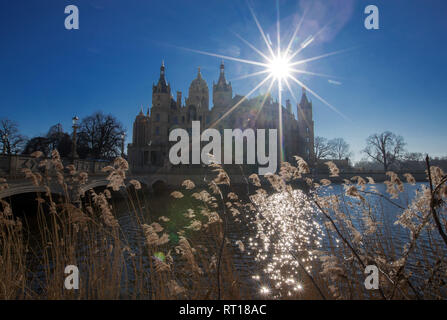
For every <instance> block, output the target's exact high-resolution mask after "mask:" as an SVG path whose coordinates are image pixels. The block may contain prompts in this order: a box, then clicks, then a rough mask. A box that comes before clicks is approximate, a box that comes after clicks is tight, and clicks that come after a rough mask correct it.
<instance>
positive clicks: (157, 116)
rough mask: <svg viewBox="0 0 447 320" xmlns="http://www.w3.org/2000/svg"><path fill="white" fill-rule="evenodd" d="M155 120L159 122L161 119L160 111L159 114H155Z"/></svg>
mask: <svg viewBox="0 0 447 320" xmlns="http://www.w3.org/2000/svg"><path fill="white" fill-rule="evenodd" d="M155 121H157V122H159V121H160V114H159V113H157V114H156V115H155Z"/></svg>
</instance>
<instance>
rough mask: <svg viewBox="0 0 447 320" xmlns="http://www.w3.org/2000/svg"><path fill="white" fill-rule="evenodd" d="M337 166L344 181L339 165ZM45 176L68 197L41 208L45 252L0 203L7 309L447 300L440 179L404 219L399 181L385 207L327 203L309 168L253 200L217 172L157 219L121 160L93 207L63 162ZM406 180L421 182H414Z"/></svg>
mask: <svg viewBox="0 0 447 320" xmlns="http://www.w3.org/2000/svg"><path fill="white" fill-rule="evenodd" d="M35 156H36V157H37V158H38V157H40V155H39V154H36V155H35ZM328 166H329V169H330V171H331V174H332V176H337V175H338V173H339V172H338V169H337V168H336V166H335V165H334V164H333V163H328ZM41 167H42V168H43V169H44V173H43V174H40V173H35V172H31V171H29V170H28V171H27V172H25V174H26V175H27V177H28V178H29V179H30V183H34V184H37V185H42V186H49V185H50V183H51V181H52V179H53V180H54V178H55V177H56V180H57V183H59V184H60V185H61V186H62V188H63V190H64V195H63V196H54V195H52V194H51V192H50V189H49V187H48V192H47V193H46V194H42V195H39V194H38V195H37V199H36V201H37V202H38V204H39V205H38V212H37V215H38V219H37V221H38V230H39V232H38V239H37V241H30V240H29V237H28V236H27V233H28V232H29V230H27V229H26V228H25V227H24V226H23V224H22V222H21V221H20V220H19V219H18V218H16V217H15V216H14V215H13V213H12V212H11V208H10V205H9V204H8V203H7V202H5V201H2V202H1V205H2V211H0V236H1V238H0V284H1V287H0V298H1V299H180V298H182V299H252V298H259V297H261V298H278V299H423V298H428V299H445V298H446V297H447V289H446V279H447V261H446V248H447V244H446V243H444V241H443V237H442V232H444V230H446V227H447V224H446V206H445V200H446V196H447V187H446V180H447V178H446V176H445V174H444V173H443V172H442V170H440V169H439V168H435V167H430V166H429V172H430V187H425V186H424V187H422V189H421V190H420V191H419V192H418V193H417V194H416V195H415V197H414V198H413V199H412V200H411V201H409V202H408V203H407V204H406V205H405V206H404V205H402V204H400V202H399V203H398V202H397V201H396V199H395V198H398V197H399V195H400V194H402V193H403V191H404V184H403V182H402V181H401V180H400V179H399V177H397V175H395V174H394V173H392V172H390V173H389V174H388V175H389V178H390V179H389V180H388V181H387V182H386V185H387V194H382V193H379V192H378V191H377V189H375V188H374V181H372V179H368V183H367V182H366V180H367V179H366V177H365V178H362V177H355V178H353V180H352V181H345V184H344V191H343V192H340V194H337V193H335V192H333V191H332V192H331V193H329V194H325V193H324V191H325V190H326V191H327V190H328V189H329V188H331V187H332V186H331V181H330V180H329V179H325V180H323V181H320V182H319V183H317V182H315V181H313V180H312V179H311V176H310V174H309V168H308V166H307V164H306V163H305V161H304V160H302V159H301V158H297V165H296V166H293V165H291V164H289V163H283V164H282V166H281V170H280V173H279V174H278V175H268V176H266V177H265V179H264V178H260V177H258V176H257V175H251V176H250V177H247V179H246V181H247V184H246V186H245V187H246V190H245V189H244V190H241V189H240V188H239V189H238V188H236V187H235V186H233V185H232V184H231V179H230V177H229V176H228V174H227V173H226V171H225V170H224V169H223V168H222V166H220V165H218V164H211V165H210V166H209V169H210V170H211V171H212V172H213V174H214V175H213V177H212V178H211V180H209V181H208V182H207V186H206V188H204V189H200V188H198V187H196V186H195V185H194V183H193V182H192V181H190V180H186V181H185V182H184V183H183V185H182V189H181V190H177V191H175V192H172V193H171V197H172V201H175V202H178V203H180V202H182V201H184V202H185V203H190V201H194V206H193V207H190V208H187V209H185V210H182V211H179V212H176V215H175V216H169V217H166V216H161V217H155V216H154V215H153V214H151V212H149V209H148V208H149V206H148V205H147V199H145V195H144V193H143V192H140V189H141V184H140V183H139V182H138V181H134V180H133V181H131V184H132V187H131V188H126V186H125V183H124V182H125V179H126V172H127V170H128V166H127V162H126V161H125V160H123V159H121V158H117V159H116V160H115V161H114V163H113V165H112V166H109V167H106V168H105V172H107V173H108V180H109V181H110V183H109V186H108V188H106V189H105V190H104V191H103V192H95V191H93V190H90V191H88V192H87V193H86V194H80V191H79V190H81V189H80V188H81V187H82V186H83V185H84V184H85V183H86V181H87V179H88V176H87V174H86V173H84V172H77V171H76V170H75V168H74V167H73V166H68V167H65V168H64V166H63V165H62V162H61V160H60V158H59V155H58V153H57V152H54V153H53V155H52V160H51V161H47V160H42V162H41ZM241 170H242V169H241ZM242 173H243V172H242ZM406 179H407V180H408V182H409V183H414V179H412V177H411V175H406ZM0 182H1V183H2V185H1V186H0V187H1V188H3V187H5V188H6V187H7V185H6V181H4V180H2V181H0ZM303 185H307V187H306V188H305V189H307V191H306V192H303V191H302V189H303ZM263 186H264V187H263ZM297 186H299V187H297ZM120 190H121V191H124V192H126V193H127V197H126V199H125V205H126V207H127V210H126V211H127V212H129V214H130V215H131V217H130V219H131V220H132V228H133V229H132V230H133V232H132V233H129V232H128V230H126V229H125V228H123V225H122V223H121V222H120V220H119V215H118V214H117V212H116V209H115V206H112V194H113V192H116V191H120ZM248 195H250V196H248ZM191 199H193V200H191ZM384 203H387V204H388V205H393V206H395V207H396V208H395V209H396V210H398V211H399V212H400V214H399V218H398V220H397V221H396V223H397V224H399V225H401V226H402V228H405V230H407V231H408V238H407V241H406V243H402V241H401V239H397V237H396V236H395V235H394V234H393V231H392V228H391V227H390V226H389V225H387V224H384V223H382V220H383V219H382V220H381V219H380V217H382V218H384V217H385V215H386V214H387V212H386V209H384V208H385V207H384V205H383V204H384ZM173 219H174V220H175V221H172V220H173ZM172 225H175V226H176V229H175V230H173V228H172ZM235 234H236V235H240V238H235V237H234V235H235ZM241 257H242V258H247V257H252V258H251V259H252V260H253V261H254V262H255V263H256V264H254V265H250V266H248V265H243V264H244V263H245V262H243V261H248V260H249V259H248V260H247V259H245V260H244V259H239V258H241ZM241 264H242V265H243V267H241ZM371 264H373V265H376V266H377V267H378V268H379V270H380V289H379V290H366V289H365V286H364V280H365V277H366V275H365V274H364V270H365V267H366V266H367V265H371ZM67 265H76V266H78V267H79V270H80V288H79V290H66V289H65V288H64V285H63V284H64V279H65V276H66V275H65V274H64V270H65V267H66V266H67ZM250 268H252V269H250ZM244 272H245V274H244ZM248 277H252V278H253V279H248V280H247V278H248Z"/></svg>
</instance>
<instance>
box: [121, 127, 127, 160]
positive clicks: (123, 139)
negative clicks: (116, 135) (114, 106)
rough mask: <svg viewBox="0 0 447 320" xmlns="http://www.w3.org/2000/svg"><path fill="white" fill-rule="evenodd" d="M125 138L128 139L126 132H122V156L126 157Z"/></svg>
mask: <svg viewBox="0 0 447 320" xmlns="http://www.w3.org/2000/svg"><path fill="white" fill-rule="evenodd" d="M125 140H126V133H125V132H123V133H122V134H121V158H124V143H125Z"/></svg>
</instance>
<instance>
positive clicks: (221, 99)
mask: <svg viewBox="0 0 447 320" xmlns="http://www.w3.org/2000/svg"><path fill="white" fill-rule="evenodd" d="M232 98H233V89H232V87H231V82H228V83H227V80H226V79H225V65H224V62H223V61H222V63H221V64H220V74H219V80H218V81H217V83H214V82H213V121H215V120H217V119H218V118H220V117H221V116H222V115H223V114H224V113H225V112H226V110H228V109H229V108H230V107H231V101H232Z"/></svg>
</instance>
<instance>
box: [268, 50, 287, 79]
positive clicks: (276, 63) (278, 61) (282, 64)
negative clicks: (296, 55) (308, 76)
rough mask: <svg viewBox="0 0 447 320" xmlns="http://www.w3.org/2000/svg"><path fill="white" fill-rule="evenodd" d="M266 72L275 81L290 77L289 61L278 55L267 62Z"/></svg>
mask: <svg viewBox="0 0 447 320" xmlns="http://www.w3.org/2000/svg"><path fill="white" fill-rule="evenodd" d="M267 70H268V72H269V73H270V75H272V76H273V77H274V78H275V79H276V80H278V81H281V80H283V79H287V78H288V77H289V76H290V74H291V72H292V66H291V64H290V61H289V59H287V58H286V57H282V56H281V55H278V56H276V57H274V58H273V59H271V60H270V61H269V63H268V67H267Z"/></svg>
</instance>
